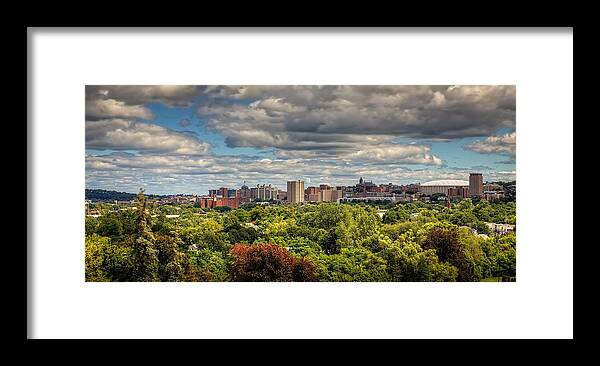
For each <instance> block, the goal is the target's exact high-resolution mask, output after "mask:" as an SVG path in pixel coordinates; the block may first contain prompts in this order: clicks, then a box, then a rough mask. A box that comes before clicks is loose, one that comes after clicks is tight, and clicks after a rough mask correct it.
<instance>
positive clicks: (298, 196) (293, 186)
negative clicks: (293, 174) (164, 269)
mask: <svg viewBox="0 0 600 366" xmlns="http://www.w3.org/2000/svg"><path fill="white" fill-rule="evenodd" d="M287 201H288V202H289V203H299V202H304V181H301V180H292V181H288V182H287Z"/></svg>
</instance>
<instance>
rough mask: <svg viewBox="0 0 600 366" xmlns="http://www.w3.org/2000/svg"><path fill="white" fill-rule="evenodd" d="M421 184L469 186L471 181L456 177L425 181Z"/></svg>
mask: <svg viewBox="0 0 600 366" xmlns="http://www.w3.org/2000/svg"><path fill="white" fill-rule="evenodd" d="M421 186H453V187H455V186H459V187H460V186H467V187H468V186H469V182H468V181H466V180H456V179H443V180H432V181H431V182H427V183H423V184H421Z"/></svg>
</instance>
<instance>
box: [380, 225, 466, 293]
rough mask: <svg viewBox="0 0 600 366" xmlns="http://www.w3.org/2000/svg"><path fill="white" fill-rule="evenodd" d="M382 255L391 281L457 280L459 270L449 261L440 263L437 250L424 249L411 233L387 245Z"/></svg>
mask: <svg viewBox="0 0 600 366" xmlns="http://www.w3.org/2000/svg"><path fill="white" fill-rule="evenodd" d="M380 255H381V256H382V258H384V259H385V261H386V263H387V271H388V274H389V276H390V280H391V281H404V282H406V281H408V282H423V281H429V282H430V281H438V282H441V281H456V277H457V275H458V270H457V269H456V267H454V266H453V265H451V264H449V263H440V262H439V260H438V257H437V256H436V254H435V250H433V249H429V250H425V251H424V250H423V249H422V248H421V247H420V246H419V244H417V243H416V242H415V241H414V237H413V235H412V234H411V233H405V234H402V236H401V237H400V238H399V239H398V240H396V241H394V242H393V243H391V244H389V245H386V246H385V247H384V248H383V249H382V251H381V253H380Z"/></svg>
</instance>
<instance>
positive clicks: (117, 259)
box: [85, 234, 132, 282]
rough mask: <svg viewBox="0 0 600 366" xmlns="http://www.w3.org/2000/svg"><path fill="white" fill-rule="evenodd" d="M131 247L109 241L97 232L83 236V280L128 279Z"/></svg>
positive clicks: (130, 264)
mask: <svg viewBox="0 0 600 366" xmlns="http://www.w3.org/2000/svg"><path fill="white" fill-rule="evenodd" d="M131 257H132V251H131V248H128V247H124V246H121V245H118V244H113V243H111V240H110V238H107V237H102V236H99V235H97V234H92V235H89V236H86V238H85V280H86V281H89V282H106V281H129V280H130V276H131V271H132V263H131Z"/></svg>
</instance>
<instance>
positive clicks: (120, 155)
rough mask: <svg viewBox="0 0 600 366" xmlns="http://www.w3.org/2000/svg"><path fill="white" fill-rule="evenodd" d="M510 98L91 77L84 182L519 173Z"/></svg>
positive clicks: (203, 183) (166, 183)
mask: <svg viewBox="0 0 600 366" xmlns="http://www.w3.org/2000/svg"><path fill="white" fill-rule="evenodd" d="M514 106H515V87H514V86H381V87H378V86H325V87H320V86H210V87H206V86H87V88H86V187H87V188H102V189H110V190H117V191H126V192H136V191H137V190H138V189H139V188H140V187H144V188H145V189H146V191H147V192H149V193H156V194H170V193H173V194H174V193H190V194H206V192H207V190H208V189H213V188H218V187H221V186H228V187H231V188H239V186H240V185H241V184H242V183H243V182H244V181H246V182H247V184H248V185H256V184H263V183H271V184H274V185H277V186H278V187H279V188H280V189H285V181H287V180H293V179H303V180H305V181H307V184H319V183H329V184H333V185H349V184H354V182H355V181H356V180H358V178H359V177H360V176H364V178H366V179H368V180H373V181H374V182H375V183H388V182H392V183H397V184H406V183H414V182H421V183H422V182H425V181H428V180H433V179H467V178H468V174H469V172H474V171H477V172H482V173H483V174H484V179H485V180H490V181H491V180H514V179H516V178H515V171H516V164H515V147H516V144H515V141H516V133H515V107H514ZM309 181H310V183H309Z"/></svg>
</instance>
